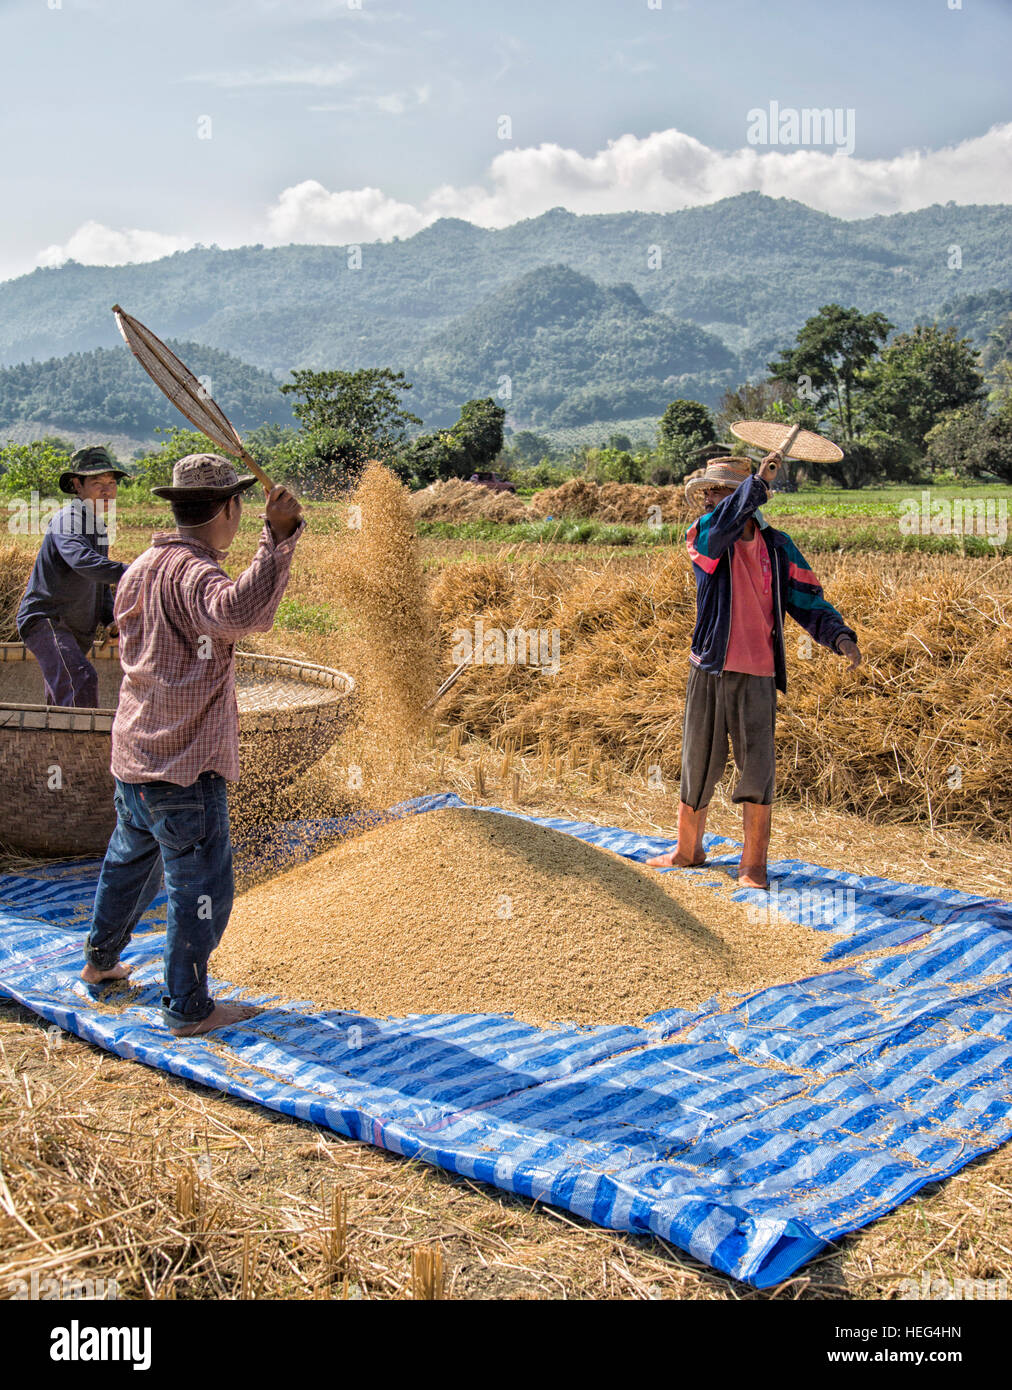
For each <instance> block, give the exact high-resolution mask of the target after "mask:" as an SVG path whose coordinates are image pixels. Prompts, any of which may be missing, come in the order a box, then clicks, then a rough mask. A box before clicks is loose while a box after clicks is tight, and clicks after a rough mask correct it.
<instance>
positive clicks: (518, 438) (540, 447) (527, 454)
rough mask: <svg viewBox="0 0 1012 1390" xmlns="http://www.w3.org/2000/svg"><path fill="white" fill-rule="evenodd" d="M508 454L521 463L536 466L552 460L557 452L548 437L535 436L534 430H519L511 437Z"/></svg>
mask: <svg viewBox="0 0 1012 1390" xmlns="http://www.w3.org/2000/svg"><path fill="white" fill-rule="evenodd" d="M508 452H509V453H510V454H512V455H513V457H514V458H516V459H517V460H518V461H519V462H521V463H525V464H534V463H540V462H541V460H542V459H545V458H551V457H552V455H553V454H554V452H555V451H554V449H553V448H552V442H551V440H550V439H549V438H548V436H547V435H544V434H535V433H534V431H533V430H518V431H517V432H516V434H514V435H511V436H510V441H509V446H508Z"/></svg>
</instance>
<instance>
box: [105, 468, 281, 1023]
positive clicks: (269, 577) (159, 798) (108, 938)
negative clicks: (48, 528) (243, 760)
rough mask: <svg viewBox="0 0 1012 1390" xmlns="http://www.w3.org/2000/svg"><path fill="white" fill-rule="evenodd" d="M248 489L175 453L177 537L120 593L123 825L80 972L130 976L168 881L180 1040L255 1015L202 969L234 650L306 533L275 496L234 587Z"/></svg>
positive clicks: (234, 744) (215, 900) (168, 954)
mask: <svg viewBox="0 0 1012 1390" xmlns="http://www.w3.org/2000/svg"><path fill="white" fill-rule="evenodd" d="M255 483H256V479H255V478H248V477H247V478H239V477H237V475H236V472H235V469H234V468H233V467H232V465H231V464H230V463H229V462H228V460H227V459H225V458H222V457H221V456H220V455H217V454H190V455H188V456H187V457H186V458H183V459H180V460H179V462H178V463H177V464H176V465H175V468H174V469H173V471H172V486H171V487H157V488H153V489H152V491H153V492H154V493H155V494H156V496H159V497H163V498H165V499H166V500H168V501H169V502H170V503H171V504H172V512H173V516H174V518H175V521H176V527H177V529H176V530H175V531H162V532H158V533H157V534H156V535H155V536H154V537H153V538H152V542H151V546H150V548H149V549H148V550H146V551H145V552H144V554H143V555H141V556H140V557H139V559H137V560H135V561H134V563H133V564H132V565H131V566H130V568H129V570H128V571H127V573H126V575H125V577H124V579H123V580H121V581H120V584H119V587H118V589H117V591H116V608H115V617H116V622H117V624H118V627H119V634H120V664H121V665H122V668H123V684H122V687H121V690H120V698H119V707H118V709H117V711H116V718H115V721H114V723H113V728H112V773H113V777H114V779H115V783H116V792H115V801H116V811H117V823H116V828H115V830H114V831H113V834H112V838H111V840H110V841H109V848H108V849H107V850H106V854H105V859H104V861H103V864H102V871H101V874H100V876H99V882H98V890H97V892H96V895H95V910H94V917H93V919H92V926H91V931H90V933H89V935H88V942H87V946H86V948H85V957H86V960H87V964H86V965H85V967H84V970H83V971H82V974H81V978H82V979H83V980H85V981H86V982H87V983H88V984H99V983H101V982H102V981H103V980H119V979H124V978H126V976H127V975H128V974H129V967H128V966H125V965H122V964H121V963H120V959H119V958H120V953H121V952H122V950H123V949H124V947H125V946H126V944H127V942H128V941H129V939H130V936H131V934H132V932H133V930H134V928H135V927H136V925H137V923H138V921H139V920H140V918H141V915H142V914H143V912H144V911H145V910H146V908H147V907H148V905H149V904H150V902H151V900H152V898H153V897H154V896H155V895H156V894H157V892H158V889H159V887H160V884H161V878H162V874H163V872H164V875H165V891H166V895H167V897H168V925H167V931H166V938H165V984H166V994H165V996H164V997H163V999H162V1014H163V1017H164V1019H165V1022H166V1024H167V1025H168V1027H169V1029H170V1031H171V1032H172V1033H173V1034H174V1035H175V1036H176V1037H192V1036H194V1035H195V1034H198V1033H207V1032H210V1031H211V1029H213V1028H222V1027H224V1026H226V1025H227V1024H230V1023H236V1022H238V1021H239V1020H240V1019H243V1018H248V1017H249V1016H250V1015H251V1014H252V1013H254V1012H255V1010H254V1009H251V1008H249V1007H248V1006H246V1005H239V1004H226V1003H221V1004H218V1003H215V1001H214V1000H213V999H212V998H211V997H210V995H209V993H208V989H207V962H208V959H209V957H210V955H211V952H212V951H213V950H214V948H215V947H216V946H217V944H218V942H219V941H220V940H221V937H222V934H223V933H224V930H225V927H226V925H227V923H228V918H229V913H230V912H231V910H232V899H233V894H234V880H233V874H232V845H231V841H230V838H229V825H228V801H227V796H226V784H227V783H228V782H234V781H236V780H238V777H239V715H238V709H237V706H236V695H235V643H236V641H237V640H238V639H239V638H240V637H243V636H245V634H246V633H248V632H267V631H269V630H270V627H271V625H272V623H273V621H274V615H275V613H276V612H277V608H278V604H279V603H280V602H281V596H282V594H283V593H284V591H285V586H286V584H287V583H288V577H289V572H290V569H291V563H292V553H293V551H294V549H295V545H296V542H297V541H298V538H299V536H300V535H301V534H302V532H303V531H304V530H305V525H306V524H305V522H304V521H303V520H302V508H301V507H300V505H299V503H298V501H297V499H296V498H295V497H293V496H292V494H291V493H290V492H288V491H287V490H286V489H285V488H283V487H275V488H273V489H272V491H271V493H270V496H269V497H268V498H267V507H266V511H265V515H264V523H265V524H264V528H263V531H262V533H261V535H260V543H259V545H258V547H257V552H256V555H255V556H254V557H253V561H252V563H251V565H250V566H249V568H248V569H247V570H246V571H245V572H244V573H243V574H241V575H240V576H239V578H238V579H236V580H234V581H233V580H231V579H229V577H228V575H227V574H226V573H225V571H224V569H223V568H222V561H223V560H224V559H225V556H226V554H227V552H228V549H229V546H230V545H231V544H232V541H233V540H234V538H235V535H236V532H237V531H238V529H239V521H240V518H241V516H242V500H241V497H242V493H243V492H245V491H246V490H247V489H248V488H250V487H253V486H254V485H255Z"/></svg>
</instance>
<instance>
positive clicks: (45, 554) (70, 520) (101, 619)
mask: <svg viewBox="0 0 1012 1390" xmlns="http://www.w3.org/2000/svg"><path fill="white" fill-rule="evenodd" d="M125 572H126V565H122V564H120V563H119V561H118V560H110V559H109V537H108V535H107V533H106V530H105V527H104V526H103V525H102V523H101V522H100V521H99V520H98V518H97V517H96V514H95V508H94V506H88V505H86V504H85V503H84V502H83V501H82V500H81V499H80V498H79V497H75V498H73V499H72V500H71V501H70V502H68V503H67V505H66V506H65V507H61V508H60V510H59V511H58V512H57V513H56V515H55V516H54V517H53V518H52V520H51V521H50V523H49V525H48V526H47V527H46V534H45V535H44V536H43V538H42V545H41V546H40V547H39V553H38V555H37V556H36V557H35V564H34V565H33V566H32V573H31V577H30V578H29V580H28V588H27V589H26V590H25V595H24V598H23V599H22V600H21V606H20V608H19V609H18V616H17V625H18V631H19V632H24V630H25V629H26V628H27V627H28V626H29V625H30V624H32V623H34V622H35V621H37V620H38V619H39V618H49V619H51V621H53V622H62V623H65V624H66V626H67V627H69V628H70V630H71V632H72V633H73V634H74V636H75V637H76V638H77V640H78V643H79V644H80V646H81V648H82V650H84V651H87V649H88V648H89V647H90V646H91V644H92V642H93V641H94V640H95V629H96V628H97V627H98V625H99V623H111V622H112V602H113V599H112V590H111V588H110V587H109V586H110V585H111V584H116V583H118V582H119V580H120V578H121V576H122V575H123V574H124V573H125Z"/></svg>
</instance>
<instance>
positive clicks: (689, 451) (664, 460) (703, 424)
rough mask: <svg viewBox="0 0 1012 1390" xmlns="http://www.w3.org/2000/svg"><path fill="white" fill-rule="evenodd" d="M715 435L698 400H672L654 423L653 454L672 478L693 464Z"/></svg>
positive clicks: (709, 418)
mask: <svg viewBox="0 0 1012 1390" xmlns="http://www.w3.org/2000/svg"><path fill="white" fill-rule="evenodd" d="M716 438H717V435H716V431H715V430H714V428H713V417H712V416H711V415H710V412H709V410H708V409H707V408H706V406H705V405H703V404H702V403H701V402H700V401H689V400H677V401H672V402H671V403H670V405H668V407H667V408H666V410H665V411H664V414H663V415H662V416H661V418H660V422H659V423H658V426H657V456H658V462H659V464H660V465H661V467H663V468H665V469H667V470H670V474H671V476H672V477H673V478H674V479H675V480H680V479H682V478H684V477H685V475H686V473H690V472H691V471H692V469H693V468H695V467H696V455H697V454H698V452H699V450H700V449H702V448H704V447H705V446H706V445H707V444H712V443H713V442H714V440H715V439H716Z"/></svg>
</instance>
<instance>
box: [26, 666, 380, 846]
mask: <svg viewBox="0 0 1012 1390" xmlns="http://www.w3.org/2000/svg"><path fill="white" fill-rule="evenodd" d="M90 658H91V660H92V662H93V663H94V666H95V669H96V671H97V672H98V688H99V695H98V698H99V703H100V708H98V709H60V708H58V707H57V706H55V705H45V704H42V703H39V702H40V701H41V700H43V699H44V698H45V690H44V686H43V682H42V673H41V671H40V670H39V668H38V663H37V662H36V661H35V659H34V657H33V656H32V655H31V653H30V652H28V651H27V650H26V649H25V647H24V646H23V645H22V644H21V643H20V642H5V643H0V766H2V767H3V796H2V797H0V845H2V846H3V847H4V848H7V849H11V850H16V851H18V852H20V853H22V854H28V855H40V856H46V855H52V856H62V855H101V854H102V853H104V851H105V847H106V844H107V843H108V840H109V836H110V834H111V833H112V829H113V826H114V825H115V822H116V813H115V810H114V808H113V799H112V798H113V780H112V774H111V772H110V771H109V761H110V754H111V747H110V744H111V739H110V735H111V732H112V721H113V718H114V716H115V713H116V704H117V702H118V700H119V685H120V680H121V678H122V672H121V670H120V665H119V654H118V650H117V647H116V645H115V644H110V645H109V646H107V647H105V648H102V649H99V650H93V651H92V652H91V653H90ZM354 690H355V682H354V681H353V680H352V678H351V677H350V676H348V675H345V674H344V672H343V671H332V670H330V669H329V668H327V667H325V666H313V665H311V664H309V663H308V662H304V661H290V660H287V659H285V658H283V657H273V656H259V655H256V654H254V653H252V652H237V653H236V698H237V701H238V705H239V760H240V768H241V772H242V775H241V778H240V781H239V784H238V787H237V788H235V789H230V792H234V794H230V803H231V804H233V807H234V806H235V805H239V806H241V807H243V809H244V810H245V811H247V812H248V810H249V808H251V807H258V808H260V812H261V813H266V812H267V811H268V809H269V807H270V805H271V803H272V801H273V800H274V798H276V796H277V795H278V793H279V792H280V791H282V790H283V789H284V788H285V787H286V786H288V785H290V784H291V783H292V782H294V781H295V780H296V779H297V778H298V777H300V776H301V775H302V774H303V773H304V772H306V771H307V770H308V769H309V768H310V767H312V766H313V764H314V763H316V762H318V761H319V759H320V758H322V757H323V755H324V753H326V752H327V750H328V749H329V748H331V747H332V746H333V744H334V743H335V742H336V740H337V739H338V737H339V736H340V733H341V730H342V727H343V726H344V724H345V723H346V722H347V719H348V715H349V711H350V708H351V703H352V697H353V694H354Z"/></svg>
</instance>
